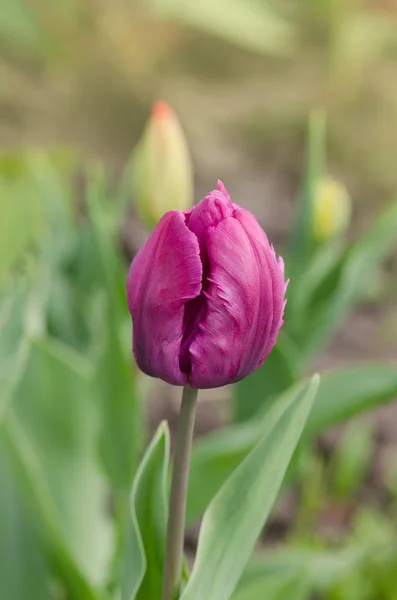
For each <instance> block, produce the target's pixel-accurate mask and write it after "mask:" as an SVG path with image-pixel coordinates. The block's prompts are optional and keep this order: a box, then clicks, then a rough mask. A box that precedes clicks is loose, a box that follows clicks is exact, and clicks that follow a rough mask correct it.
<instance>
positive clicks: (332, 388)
mask: <svg viewBox="0 0 397 600" xmlns="http://www.w3.org/2000/svg"><path fill="white" fill-rule="evenodd" d="M395 398H397V368H396V367H393V366H391V365H386V364H381V363H368V364H363V365H359V366H356V367H345V368H342V369H337V370H335V371H330V372H329V373H324V374H322V375H321V381H320V385H319V388H318V393H317V397H316V401H315V403H314V406H313V410H312V412H311V413H310V417H309V420H308V422H307V427H306V431H305V433H306V434H307V435H309V436H314V435H317V434H318V433H320V432H321V431H323V430H324V429H325V428H327V427H332V426H333V425H336V424H337V423H340V422H341V421H344V420H346V419H348V418H349V417H353V416H355V415H357V414H359V413H361V412H364V411H366V410H369V409H371V408H375V407H376V406H379V405H381V404H385V403H387V402H390V401H391V400H394V399H395Z"/></svg>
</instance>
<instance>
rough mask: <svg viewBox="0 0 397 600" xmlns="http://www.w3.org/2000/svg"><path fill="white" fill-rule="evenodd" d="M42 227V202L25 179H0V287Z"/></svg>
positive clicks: (29, 182) (43, 225) (29, 181)
mask: <svg viewBox="0 0 397 600" xmlns="http://www.w3.org/2000/svg"><path fill="white" fill-rule="evenodd" d="M44 227H45V213H44V206H43V201H42V198H40V196H39V195H38V194H37V190H35V189H34V188H33V186H32V181H31V180H30V179H29V178H27V177H25V178H22V179H21V180H17V181H5V180H4V179H2V178H1V176H0V285H3V284H4V282H5V281H6V279H7V276H9V274H10V271H11V269H12V268H13V267H15V266H16V264H17V263H18V262H20V261H21V260H22V259H23V258H24V257H25V256H26V254H27V252H28V250H29V249H30V247H31V246H32V244H33V243H34V242H35V241H36V240H37V239H38V237H39V235H40V234H42V231H43V229H44Z"/></svg>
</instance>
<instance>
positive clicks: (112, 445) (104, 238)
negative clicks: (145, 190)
mask: <svg viewBox="0 0 397 600" xmlns="http://www.w3.org/2000/svg"><path fill="white" fill-rule="evenodd" d="M105 183H106V182H105V181H104V179H103V177H102V176H101V174H97V173H96V174H94V175H93V182H92V185H91V187H90V189H89V191H88V195H87V204H88V209H89V216H90V219H91V224H92V228H93V229H92V231H93V237H94V242H95V247H96V252H97V254H98V257H99V264H100V270H101V277H102V280H103V283H104V288H105V290H106V296H105V311H104V320H105V323H103V324H102V326H103V328H104V343H103V347H102V350H101V355H100V358H99V361H98V364H97V381H98V388H97V394H98V398H100V400H101V406H102V431H101V443H100V446H101V455H102V458H103V461H104V464H105V467H106V470H107V473H108V476H109V478H110V480H111V482H112V484H113V486H114V487H115V488H116V489H117V490H119V491H126V490H128V488H129V486H130V483H131V478H132V476H133V472H134V469H135V467H136V465H137V460H138V455H139V451H140V448H141V442H142V439H143V430H144V423H143V419H142V413H141V408H140V405H139V398H138V397H137V393H136V385H135V378H134V371H133V368H134V367H133V358H132V350H128V354H127V353H126V352H125V350H124V347H123V344H122V336H121V331H122V328H123V326H124V324H125V322H127V321H128V322H130V317H129V314H128V308H127V298H126V289H125V280H126V278H125V273H124V270H123V268H122V263H121V257H120V255H119V254H118V253H117V251H116V236H115V228H114V223H112V222H109V219H108V217H107V212H106V208H105V200H106V185H105ZM115 440H116V442H115Z"/></svg>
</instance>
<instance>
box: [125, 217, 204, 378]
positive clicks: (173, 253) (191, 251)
mask: <svg viewBox="0 0 397 600" xmlns="http://www.w3.org/2000/svg"><path fill="white" fill-rule="evenodd" d="M201 280H202V266H201V261H200V252H199V245H198V241H197V238H196V236H195V235H194V234H193V233H192V232H191V231H190V230H189V229H188V228H187V226H186V215H185V214H184V213H183V212H181V211H170V212H168V213H166V214H165V215H164V216H163V217H162V219H161V220H160V221H159V223H158V224H157V226H156V228H155V229H154V231H153V233H152V235H151V236H150V238H149V239H148V240H147V242H146V243H145V244H144V246H143V247H142V248H141V250H140V251H139V252H138V254H137V255H136V257H135V258H134V260H133V262H132V264H131V267H130V271H129V274H128V280H127V290H128V305H129V309H130V312H131V315H132V321H133V331H134V333H133V348H134V355H135V358H136V361H137V364H138V366H139V368H140V369H141V370H142V371H143V372H144V373H146V374H147V375H152V376H155V377H160V378H162V379H164V380H165V381H168V382H169V383H172V384H175V385H185V384H186V383H187V382H188V375H187V374H186V373H184V372H182V371H181V369H180V365H179V353H180V346H181V342H182V337H183V330H184V325H183V323H184V312H185V303H186V302H188V301H189V300H191V299H192V298H195V297H196V296H198V295H199V294H200V292H201V287H202V286H201Z"/></svg>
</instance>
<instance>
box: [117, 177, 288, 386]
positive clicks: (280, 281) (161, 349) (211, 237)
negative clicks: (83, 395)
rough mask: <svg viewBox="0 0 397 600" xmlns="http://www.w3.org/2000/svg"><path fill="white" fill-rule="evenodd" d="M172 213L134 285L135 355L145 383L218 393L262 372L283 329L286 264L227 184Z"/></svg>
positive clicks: (132, 276)
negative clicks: (147, 377) (153, 381)
mask: <svg viewBox="0 0 397 600" xmlns="http://www.w3.org/2000/svg"><path fill="white" fill-rule="evenodd" d="M217 188H218V189H217V190H214V191H212V192H210V193H209V194H208V196H206V197H205V198H204V200H202V201H201V202H200V203H199V204H197V205H196V206H194V207H193V208H192V209H191V210H189V211H179V210H172V211H169V212H167V213H166V214H165V215H164V216H163V217H162V218H161V220H160V221H159V223H158V224H157V226H156V227H155V229H154V231H153V233H152V234H151V236H150V237H149V239H148V240H147V242H146V243H145V244H144V246H143V247H142V248H141V250H140V251H139V252H138V254H137V255H136V257H135V258H134V260H133V261H132V264H131V267H130V271H129V274H128V280H127V292H128V305H129V309H130V312H131V316H132V321H133V329H134V335H133V348H134V355H135V358H136V361H137V363H138V366H139V367H140V369H141V370H142V371H143V372H144V373H146V374H147V375H151V376H153V377H160V378H161V379H164V380H165V381H168V382H169V383H172V384H175V385H190V386H192V387H194V388H214V387H219V386H222V385H225V384H228V383H233V382H235V381H239V380H240V379H242V378H243V377H246V376H247V375H249V374H250V373H252V371H254V370H255V369H257V368H258V367H260V366H261V365H262V364H263V362H264V360H265V358H266V357H267V355H268V354H269V352H270V350H271V349H272V348H273V346H274V344H275V342H276V338H277V334H278V332H279V329H280V327H281V325H282V324H283V312H284V307H285V303H286V300H285V299H284V296H285V289H286V286H287V284H286V283H285V282H284V263H283V259H282V258H281V257H279V258H278V260H277V259H276V255H275V252H274V249H273V247H272V246H271V245H270V244H269V242H268V239H267V237H266V234H265V233H264V231H263V230H262V229H261V227H260V226H259V225H258V222H257V220H256V219H255V217H254V216H253V215H252V214H251V213H250V212H249V211H247V210H244V209H243V208H241V207H240V206H238V205H237V204H233V203H232V201H231V199H230V197H229V194H228V192H227V190H226V188H225V186H224V185H223V183H222V182H220V181H218V185H217Z"/></svg>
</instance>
